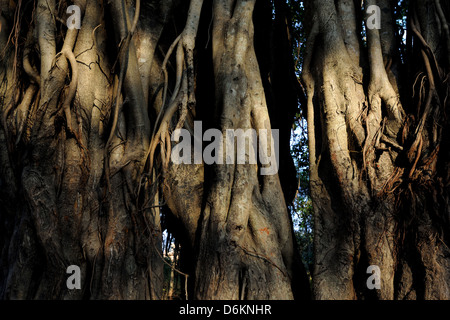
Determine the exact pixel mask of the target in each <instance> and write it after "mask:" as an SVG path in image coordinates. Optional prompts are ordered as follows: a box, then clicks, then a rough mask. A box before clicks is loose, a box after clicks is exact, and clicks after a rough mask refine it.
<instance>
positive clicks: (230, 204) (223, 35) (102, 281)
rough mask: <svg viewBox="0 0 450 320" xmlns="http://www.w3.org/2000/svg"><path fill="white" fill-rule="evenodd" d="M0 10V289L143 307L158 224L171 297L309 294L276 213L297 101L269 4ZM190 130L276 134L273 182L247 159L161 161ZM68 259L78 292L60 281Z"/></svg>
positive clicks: (13, 5) (225, 0) (155, 265)
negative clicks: (172, 273) (174, 259)
mask: <svg viewBox="0 0 450 320" xmlns="http://www.w3.org/2000/svg"><path fill="white" fill-rule="evenodd" d="M71 4H74V5H77V6H78V7H79V8H80V9H81V29H79V30H78V29H76V28H74V29H68V28H67V26H66V20H67V18H68V17H69V14H67V13H66V12H67V11H66V9H67V7H68V6H69V5H71ZM0 5H1V7H0V8H1V21H0V22H1V25H0V28H1V33H0V47H1V48H2V52H1V59H2V63H1V65H0V76H1V85H0V97H1V98H0V110H1V111H2V113H1V115H2V117H1V120H2V121H1V130H0V163H1V166H0V210H1V211H0V219H1V220H0V228H1V240H0V247H1V248H2V252H1V267H2V270H1V273H0V297H2V298H5V299H161V298H162V286H163V263H164V261H163V257H162V249H161V247H162V244H161V242H162V226H161V221H160V217H161V215H162V216H163V217H164V218H165V219H166V220H167V221H171V222H170V223H169V225H168V226H167V227H168V228H169V231H171V232H173V233H174V234H175V236H176V237H177V238H178V240H179V241H180V243H181V252H180V255H181V256H180V258H181V260H182V266H183V267H182V271H183V272H186V273H187V274H188V275H189V283H188V284H189V286H188V292H187V293H186V294H187V295H188V297H193V298H196V299H258V298H259V299H291V298H294V297H307V296H308V295H309V288H308V283H307V281H306V277H305V276H306V274H305V272H304V270H303V266H302V264H301V261H300V256H299V254H298V252H297V251H296V250H295V247H294V237H293V230H292V223H291V220H290V216H289V214H288V211H287V209H286V201H290V200H292V194H293V192H292V190H295V188H296V185H295V180H294V181H292V179H291V178H292V176H295V174H294V175H293V173H292V170H293V169H294V167H293V164H292V159H291V158H290V155H289V134H290V128H291V124H292V121H293V117H292V113H293V112H294V113H295V110H296V108H297V99H296V96H295V91H294V90H295V87H294V84H293V81H295V80H296V79H295V76H294V74H293V68H291V63H292V57H291V55H290V53H291V52H292V51H291V50H292V48H291V47H290V44H289V38H288V32H287V20H286V16H285V15H286V9H285V7H284V4H281V5H280V4H277V6H276V7H275V8H274V9H275V18H274V19H273V18H272V9H273V8H272V4H271V1H269V0H264V1H258V4H257V5H256V1H255V0H253V1H243V0H215V1H212V3H211V1H205V3H203V0H191V1H190V2H188V1H179V0H152V1H142V3H141V1H139V0H136V1H120V0H114V1H93V0H79V1H74V2H73V3H69V2H68V1H59V2H58V3H57V1H54V0H42V1H41V0H38V1H22V0H19V1H1V2H0ZM255 5H256V9H255ZM69 12H70V11H69ZM254 23H255V25H257V26H258V27H259V28H260V30H256V31H255V30H254ZM262 30H266V31H269V35H270V41H269V42H268V43H269V44H265V43H267V41H265V40H266V39H265V38H264V37H265V36H266V34H264V32H263V31H262ZM254 34H256V36H254ZM254 43H256V44H257V45H258V47H257V48H256V49H255V45H254ZM275 47H276V48H277V50H275V49H274V48H275ZM280 50H281V52H283V53H284V54H287V57H288V59H284V60H283V61H280V60H279V57H280ZM172 53H173V54H172ZM272 79H277V83H276V85H275V84H272V82H271V80H272ZM280 109H284V110H286V113H285V115H284V114H283V115H280V114H279V110H280ZM269 114H272V118H271V117H269ZM274 114H275V115H274ZM194 121H202V123H203V128H204V129H205V130H206V129H208V128H217V129H219V130H220V131H221V132H223V133H225V132H226V130H227V129H244V130H246V129H251V128H253V129H255V130H260V129H265V130H268V132H269V133H270V132H271V129H272V128H276V129H278V128H279V129H280V138H281V139H282V140H281V141H280V163H281V164H282V165H283V164H286V165H283V166H282V167H281V168H280V177H281V180H280V178H279V176H278V174H272V175H262V174H261V170H264V169H265V165H264V164H261V163H259V164H233V165H232V164H229V165H219V164H217V165H207V164H205V163H203V162H202V163H198V164H192V165H188V164H176V163H174V162H172V161H171V159H172V158H171V151H172V147H174V146H176V143H173V141H172V139H171V138H172V136H171V134H172V132H173V131H175V130H176V129H181V128H184V129H186V130H191V131H192V128H194V127H195V126H194ZM274 125H275V126H276V127H274ZM259 139H261V138H259ZM270 147H271V146H270V144H269V146H267V149H268V150H269V151H270V149H271V151H272V153H273V152H274V149H273V148H270ZM266 151H267V150H266ZM236 154H237V152H234V157H236ZM268 154H270V152H269V153H268ZM234 160H236V158H235V159H234ZM234 163H236V162H234ZM266 169H267V168H266ZM71 265H77V266H79V267H80V270H81V280H82V288H81V290H70V289H69V288H68V287H67V286H66V280H67V278H68V277H69V274H67V273H66V270H67V267H69V266H71ZM186 298H187V297H186Z"/></svg>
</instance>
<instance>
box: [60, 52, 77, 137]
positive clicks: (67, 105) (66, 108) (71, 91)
mask: <svg viewBox="0 0 450 320" xmlns="http://www.w3.org/2000/svg"><path fill="white" fill-rule="evenodd" d="M62 54H64V56H65V57H66V58H67V60H68V61H69V63H70V67H71V69H72V80H71V81H70V85H69V92H68V94H67V96H66V98H65V99H64V104H63V111H64V114H65V116H66V122H67V129H68V130H69V132H71V133H73V130H72V116H71V113H70V104H71V103H72V100H73V98H74V97H75V93H76V91H77V85H78V66H77V60H76V59H75V55H74V54H73V51H72V50H68V49H63V51H62Z"/></svg>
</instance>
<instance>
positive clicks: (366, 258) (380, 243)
mask: <svg viewBox="0 0 450 320" xmlns="http://www.w3.org/2000/svg"><path fill="white" fill-rule="evenodd" d="M370 5H377V6H378V7H379V8H380V9H381V11H380V12H381V29H380V30H378V29H370V28H367V27H366V29H365V34H366V36H367V38H366V42H363V41H362V39H361V36H360V35H361V26H362V20H361V19H362V17H361V14H360V12H361V3H360V2H358V1H348V0H339V1H329V0H313V1H308V2H305V9H306V17H308V18H307V21H306V23H305V25H306V28H305V29H306V34H307V43H306V56H305V61H304V66H303V80H304V82H305V85H306V88H307V101H308V106H307V118H308V134H309V151H310V166H311V168H310V169H311V173H310V181H311V194H312V198H313V206H314V212H315V223H314V226H315V230H314V232H315V242H314V245H315V268H314V275H313V294H314V297H315V298H317V299H371V298H377V299H449V298H450V290H449V289H450V259H449V254H450V249H449V247H448V244H449V240H450V239H449V232H448V230H449V220H450V215H449V214H450V211H449V172H450V171H449V156H450V153H449V149H448V137H449V130H448V127H449V126H448V124H449V122H448V117H447V115H446V112H447V110H448V106H449V103H448V99H447V96H448V92H449V82H448V81H447V79H448V74H449V70H450V64H449V56H450V51H449V50H448V48H449V44H450V37H449V33H448V22H447V21H446V17H448V16H449V14H450V7H449V4H448V2H445V1H431V0H427V1H410V5H409V8H408V23H409V26H408V41H407V45H406V50H405V52H406V53H404V54H402V55H400V53H401V51H400V47H401V46H402V44H401V41H402V39H401V38H400V37H399V36H397V37H396V36H395V35H396V34H398V30H397V29H396V24H395V20H394V9H395V8H396V6H397V4H396V3H394V2H392V1H387V0H367V1H364V10H366V9H367V8H368V7H369V6H370ZM397 10H398V7H397ZM369 17H370V14H369ZM366 26H368V24H367V23H366ZM411 39H412V41H411ZM371 265H376V266H378V267H379V268H380V271H381V277H380V280H381V287H380V289H377V290H371V289H370V288H368V286H367V280H368V278H369V276H370V274H368V273H367V268H368V267H369V266H371Z"/></svg>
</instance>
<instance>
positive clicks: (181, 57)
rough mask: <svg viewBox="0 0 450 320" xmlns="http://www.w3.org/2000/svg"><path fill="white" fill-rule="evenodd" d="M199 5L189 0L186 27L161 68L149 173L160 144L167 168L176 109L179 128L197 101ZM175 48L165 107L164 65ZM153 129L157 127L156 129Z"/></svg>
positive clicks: (165, 72)
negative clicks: (161, 83)
mask: <svg viewBox="0 0 450 320" xmlns="http://www.w3.org/2000/svg"><path fill="white" fill-rule="evenodd" d="M202 6H203V0H191V3H190V7H189V12H188V18H187V21H186V26H185V28H184V30H183V32H182V33H181V34H180V35H179V36H178V37H177V38H176V39H175V41H174V42H173V43H172V45H171V46H170V48H169V50H168V52H167V54H166V57H165V59H164V62H163V65H162V71H163V73H164V91H163V107H162V109H161V112H160V114H159V115H158V118H157V120H156V123H155V129H154V131H153V134H152V139H151V143H150V147H149V149H148V151H147V158H149V161H150V172H151V170H152V169H153V159H154V153H155V151H156V148H157V147H158V145H159V144H161V158H162V160H163V167H164V168H167V166H168V164H169V161H170V151H171V143H170V133H169V130H170V124H171V120H172V117H173V116H174V114H175V112H176V111H177V110H178V109H179V110H180V115H179V119H178V121H177V124H176V126H175V128H176V129H180V128H182V127H183V125H184V122H185V120H186V117H187V114H188V110H189V109H191V108H194V107H195V104H196V101H195V90H194V87H195V79H194V48H195V39H196V37H197V32H198V25H199V22H200V14H201V10H202ZM175 47H177V51H176V79H175V88H174V92H173V94H172V97H171V99H170V101H169V104H168V108H167V109H166V108H165V107H164V106H165V104H166V99H167V90H168V74H167V69H166V66H167V63H168V60H169V59H170V56H171V55H172V52H173V51H174V50H175ZM161 117H162V120H161V123H159V121H160V119H161ZM158 125H159V126H158ZM156 128H158V129H157V130H156Z"/></svg>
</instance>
